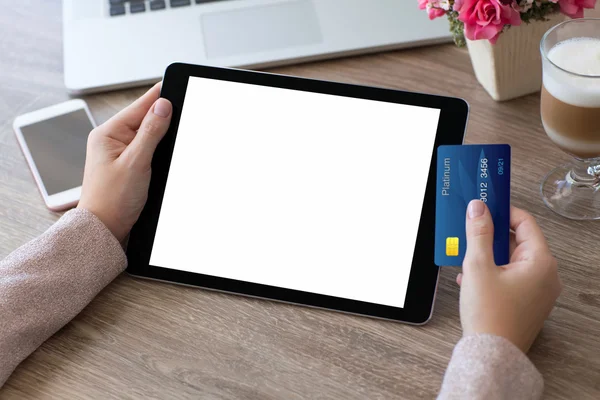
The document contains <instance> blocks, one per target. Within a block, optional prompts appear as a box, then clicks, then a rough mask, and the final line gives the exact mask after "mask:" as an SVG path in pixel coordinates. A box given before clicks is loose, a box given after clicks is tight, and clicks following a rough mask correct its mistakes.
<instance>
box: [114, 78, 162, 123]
mask: <svg viewBox="0 0 600 400" xmlns="http://www.w3.org/2000/svg"><path fill="white" fill-rule="evenodd" d="M161 84H162V82H158V83H157V84H156V85H154V86H152V88H150V90H148V91H147V92H146V93H145V94H144V95H142V97H140V98H139V99H137V100H136V101H134V102H133V103H131V104H130V105H129V106H127V107H125V108H124V109H123V110H121V111H119V112H118V113H117V114H116V115H115V116H114V117H112V118H111V119H109V120H108V121H107V122H106V123H107V124H120V125H125V126H127V127H128V128H129V129H131V130H133V131H136V130H138V129H139V127H140V124H141V123H142V121H143V120H144V117H145V116H146V114H147V113H148V110H150V107H152V105H153V104H154V102H155V101H156V100H158V97H159V96H160V87H161ZM109 130H110V129H109Z"/></svg>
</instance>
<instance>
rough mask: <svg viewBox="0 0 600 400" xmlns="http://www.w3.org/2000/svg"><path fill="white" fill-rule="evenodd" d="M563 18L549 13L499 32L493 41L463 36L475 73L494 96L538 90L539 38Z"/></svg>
mask: <svg viewBox="0 0 600 400" xmlns="http://www.w3.org/2000/svg"><path fill="white" fill-rule="evenodd" d="M564 20H565V16H564V15H562V14H553V15H551V16H549V18H548V21H534V22H531V23H529V24H526V23H523V24H521V26H515V27H511V28H509V29H507V30H506V31H505V32H503V33H502V34H501V35H500V37H499V38H498V41H497V42H496V44H491V43H490V42H489V41H488V40H475V41H472V40H468V39H467V47H468V48H469V54H470V55H471V62H472V63H473V69H474V70H475V76H476V77H477V80H478V81H479V83H481V85H482V86H483V87H484V88H485V90H486V91H487V92H488V93H489V94H490V96H492V98H493V99H494V100H496V101H504V100H510V99H514V98H517V97H521V96H525V95H527V94H531V93H535V92H538V91H539V90H540V88H541V87H542V59H541V55H540V42H541V40H542V37H543V36H544V34H545V33H546V32H547V31H548V30H549V29H550V28H552V27H553V26H554V25H556V24H558V23H560V22H562V21H564Z"/></svg>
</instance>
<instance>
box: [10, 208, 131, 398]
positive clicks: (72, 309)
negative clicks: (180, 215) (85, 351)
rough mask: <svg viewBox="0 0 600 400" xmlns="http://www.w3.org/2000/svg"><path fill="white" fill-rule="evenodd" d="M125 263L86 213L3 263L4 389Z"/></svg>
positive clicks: (68, 218)
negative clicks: (45, 343) (23, 362)
mask: <svg viewBox="0 0 600 400" xmlns="http://www.w3.org/2000/svg"><path fill="white" fill-rule="evenodd" d="M126 264H127V260H126V258H125V253H124V252H123V249H122V248H121V245H120V244H119V242H118V241H117V239H116V238H115V237H114V236H113V235H112V234H111V233H110V231H109V230H108V229H107V228H106V227H105V226H104V224H102V222H101V221H100V220H99V219H98V218H96V216H94V215H93V214H92V213H90V212H89V211H86V210H81V209H75V210H72V211H69V212H68V213H66V214H65V215H64V216H63V217H62V218H61V219H60V220H59V221H58V222H57V223H56V224H54V225H53V226H52V227H51V228H50V229H48V231H46V232H45V233H44V234H42V235H41V236H40V237H38V238H36V239H34V240H32V241H31V242H29V243H27V244H26V245H24V246H22V247H21V248H19V249H17V250H16V251H14V252H13V253H12V254H10V255H9V256H8V257H7V258H6V259H4V260H2V261H0V386H2V385H3V384H4V382H5V381H6V379H7V378H8V376H9V375H10V374H11V373H12V372H13V370H14V369H15V368H16V367H17V365H19V363H20V362H21V361H23V360H24V359H25V358H27V356H29V354H31V353H32V352H33V351H34V350H35V349H36V348H38V347H39V346H40V345H41V344H42V343H43V342H44V341H45V340H46V339H48V338H49V337H50V336H52V335H53V334H54V333H55V332H56V331H58V330H59V329H60V328H61V327H63V326H64V325H65V324H66V323H67V322H69V321H70V320H71V319H73V317H75V316H76V315H77V314H78V313H79V312H80V311H81V310H83V308H84V307H85V306H86V305H87V304H88V303H89V302H90V301H91V300H92V299H93V298H94V297H95V296H96V295H97V294H98V293H99V292H100V291H101V290H102V288H104V287H105V286H106V285H108V284H109V283H110V282H111V281H112V280H113V279H114V278H115V277H116V276H117V275H119V274H120V273H121V272H122V271H123V270H124V269H125V266H126Z"/></svg>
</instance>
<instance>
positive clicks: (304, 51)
mask: <svg viewBox="0 0 600 400" xmlns="http://www.w3.org/2000/svg"><path fill="white" fill-rule="evenodd" d="M63 21H64V68H65V84H66V86H67V89H68V90H69V91H70V92H71V93H88V92H94V91H102V90H110V89H118V88H125V87H131V86H136V85H144V84H149V83H152V82H156V81H157V80H158V79H160V77H161V76H162V74H163V72H164V70H165V68H166V67H167V66H168V65H169V64H171V63H172V62H175V61H181V62H187V63H194V64H206V65H216V66H225V67H245V68H264V67H270V66H276V65H283V64H290V63H295V62H302V61H309V60H317V59H324V58H329V57H334V56H344V55H351V54H360V53H366V52H374V51H381V50H389V49H396V48H401V47H409V46H415V45H423V44H433V43H439V42H444V41H448V40H450V36H449V33H448V25H447V21H444V20H443V19H440V20H437V21H429V19H428V18H427V13H425V12H424V11H421V10H419V9H418V2H417V1H416V0H151V1H149V0H145V1H144V0H63ZM398 68H401V65H398Z"/></svg>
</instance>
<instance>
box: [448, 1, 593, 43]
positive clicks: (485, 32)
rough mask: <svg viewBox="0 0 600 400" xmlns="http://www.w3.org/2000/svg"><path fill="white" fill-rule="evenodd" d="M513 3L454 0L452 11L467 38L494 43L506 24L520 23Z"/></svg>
mask: <svg viewBox="0 0 600 400" xmlns="http://www.w3.org/2000/svg"><path fill="white" fill-rule="evenodd" d="M573 1H586V0H573ZM593 1H595V0H593ZM514 3H515V1H513V0H456V1H455V3H454V11H457V12H458V19H459V20H460V21H462V22H463V23H464V24H465V36H466V37H467V39H470V40H480V39H488V40H489V41H490V42H491V43H492V44H494V43H496V40H498V36H499V35H500V33H501V32H502V30H503V29H504V27H505V26H506V25H513V26H518V25H521V14H520V13H519V11H517V10H516V9H515V8H516V7H514V5H515V4H514Z"/></svg>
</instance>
